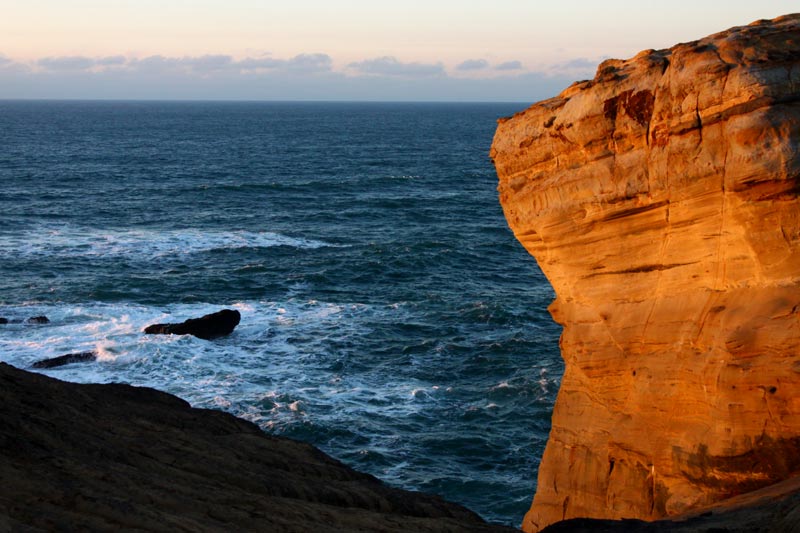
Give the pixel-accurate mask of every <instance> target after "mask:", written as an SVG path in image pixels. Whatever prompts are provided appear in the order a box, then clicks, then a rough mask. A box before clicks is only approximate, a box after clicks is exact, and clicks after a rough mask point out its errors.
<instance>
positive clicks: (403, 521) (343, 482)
mask: <svg viewBox="0 0 800 533" xmlns="http://www.w3.org/2000/svg"><path fill="white" fill-rule="evenodd" d="M0 406H2V407H1V408H0V480H2V487H0V531H54V530H67V529H68V530H71V531H118V530H123V529H124V530H143V531H170V532H171V531H219V532H223V531H224V532H227V531H274V532H282V531H296V532H307V531H337V532H340V531H341V532H347V531H384V532H406V531H427V532H461V531H474V532H490V531H496V532H504V531H505V532H510V531H514V530H512V529H510V528H505V527H501V526H493V525H490V524H486V523H485V522H483V521H482V520H481V519H480V518H479V517H478V516H477V515H476V514H474V513H472V512H471V511H469V510H468V509H465V508H463V507H461V506H459V505H455V504H452V503H449V502H446V501H444V500H442V499H441V498H439V497H436V496H429V495H425V494H420V493H416V492H408V491H404V490H399V489H393V488H390V487H387V486H386V485H384V484H383V483H381V482H380V481H378V480H377V479H375V478H374V477H372V476H369V475H366V474H361V473H359V472H356V471H354V470H352V469H350V468H348V467H346V466H344V465H343V464H341V463H340V462H338V461H336V460H334V459H332V458H330V457H328V456H327V455H325V454H324V453H322V452H321V451H319V450H318V449H316V448H314V447H313V446H311V445H308V444H303V443H299V442H295V441H292V440H289V439H285V438H280V437H274V436H270V435H267V434H265V433H263V432H262V431H261V430H259V428H258V427H257V426H255V425H254V424H251V423H250V422H246V421H244V420H241V419H238V418H236V417H234V416H232V415H229V414H226V413H223V412H220V411H212V410H203V409H193V408H191V407H190V406H189V404H187V403H186V402H184V401H183V400H181V399H179V398H176V397H175V396H171V395H169V394H166V393H163V392H159V391H156V390H153V389H147V388H137V387H131V386H128V385H118V384H111V385H78V384H74V383H65V382H62V381H58V380H55V379H52V378H49V377H46V376H43V375H39V374H35V373H30V372H25V371H22V370H18V369H16V368H14V367H12V366H9V365H7V364H3V363H0Z"/></svg>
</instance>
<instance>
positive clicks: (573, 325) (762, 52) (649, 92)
mask: <svg viewBox="0 0 800 533" xmlns="http://www.w3.org/2000/svg"><path fill="white" fill-rule="evenodd" d="M798 144H800V15H787V16H784V17H780V18H777V19H775V20H772V21H758V22H755V23H753V24H750V25H748V26H742V27H736V28H732V29H730V30H728V31H725V32H722V33H718V34H715V35H711V36H709V37H707V38H704V39H701V40H699V41H695V42H691V43H685V44H679V45H677V46H675V47H673V48H671V49H669V50H660V51H654V50H647V51H644V52H641V53H640V54H638V55H637V56H636V57H634V58H632V59H629V60H627V61H621V60H608V61H605V62H603V63H602V64H601V65H600V66H599V68H598V71H597V75H596V77H595V78H594V79H593V80H591V81H584V82H579V83H576V84H574V85H572V86H571V87H569V88H568V89H566V90H565V91H564V92H562V93H561V94H560V95H559V96H557V97H555V98H552V99H550V100H545V101H543V102H539V103H537V104H535V105H534V106H532V107H531V108H529V109H527V110H526V111H524V112H521V113H518V114H517V115H515V116H514V117H511V118H508V119H503V120H501V121H499V125H498V128H497V133H496V135H495V138H494V143H493V145H492V150H491V156H492V158H493V160H494V162H495V166H496V168H497V174H498V177H499V180H500V181H499V193H500V201H501V203H502V206H503V209H504V211H505V215H506V218H507V220H508V223H509V225H510V226H511V228H512V230H513V231H514V234H515V235H516V237H517V238H518V239H519V241H520V242H521V243H522V244H523V245H524V246H525V247H526V248H527V249H528V251H529V252H530V253H531V254H532V255H533V256H534V257H535V258H536V260H537V261H538V263H539V266H540V267H541V269H542V271H543V272H544V274H545V275H546V276H547V278H548V279H549V280H550V282H551V283H552V285H553V287H554V289H555V292H556V295H557V297H556V300H555V301H554V302H553V304H552V305H551V306H550V312H551V314H552V316H553V318H554V319H555V320H556V321H557V322H559V323H560V324H562V325H563V326H564V330H563V334H562V337H561V350H562V355H563V358H564V361H565V373H564V377H563V380H562V384H561V389H560V391H559V394H558V398H557V401H556V406H555V411H554V414H553V425H552V430H551V433H550V439H549V441H548V444H547V447H546V450H545V452H544V457H543V459H542V463H541V466H540V470H539V480H538V488H537V492H536V495H535V497H534V500H533V505H532V507H531V509H530V511H529V512H528V514H527V515H526V516H525V520H524V523H523V529H524V530H526V531H538V530H540V529H541V528H543V527H545V526H547V525H548V524H551V523H553V522H556V521H559V520H563V519H568V518H572V517H597V518H638V519H644V520H654V519H658V518H662V517H669V516H675V515H679V514H681V513H685V512H687V511H690V510H692V509H696V508H699V507H702V506H705V505H709V504H712V503H714V502H718V501H721V500H725V499H727V498H731V497H734V496H736V495H739V494H743V493H747V492H750V491H754V490H757V489H760V488H762V487H765V486H768V485H771V484H774V483H777V482H780V481H782V480H785V479H788V478H791V477H792V476H794V475H795V474H796V473H797V472H798V470H800V284H799V283H798V282H800V156H799V155H798Z"/></svg>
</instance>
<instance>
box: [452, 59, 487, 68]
mask: <svg viewBox="0 0 800 533" xmlns="http://www.w3.org/2000/svg"><path fill="white" fill-rule="evenodd" d="M488 66H489V62H488V61H486V60H485V59H467V60H466V61H464V62H462V63H459V64H458V65H456V70H482V69H485V68H486V67H488Z"/></svg>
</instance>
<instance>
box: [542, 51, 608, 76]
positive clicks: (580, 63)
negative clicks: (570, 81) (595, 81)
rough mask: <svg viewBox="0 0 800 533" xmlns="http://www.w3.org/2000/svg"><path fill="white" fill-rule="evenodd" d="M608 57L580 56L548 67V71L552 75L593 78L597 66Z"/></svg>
mask: <svg viewBox="0 0 800 533" xmlns="http://www.w3.org/2000/svg"><path fill="white" fill-rule="evenodd" d="M604 59H608V57H605V56H604V57H601V58H599V59H588V58H585V57H579V58H576V59H571V60H569V61H565V62H563V63H558V64H555V65H552V66H551V67H549V68H547V69H546V71H547V72H548V73H550V74H551V75H560V76H571V77H573V78H591V77H593V76H594V73H595V71H596V70H597V66H598V65H599V64H600V63H601V62H602V61H603V60H604Z"/></svg>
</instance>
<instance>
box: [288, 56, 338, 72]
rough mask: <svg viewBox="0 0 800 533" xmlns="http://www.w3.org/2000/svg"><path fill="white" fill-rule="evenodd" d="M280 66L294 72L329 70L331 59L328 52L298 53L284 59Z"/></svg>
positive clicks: (331, 63) (331, 64) (331, 65)
mask: <svg viewBox="0 0 800 533" xmlns="http://www.w3.org/2000/svg"><path fill="white" fill-rule="evenodd" d="M282 66H283V67H284V68H285V69H286V70H291V71H294V72H324V71H328V70H331V68H332V67H333V59H331V56H329V55H328V54H300V55H296V56H294V57H293V58H292V59H289V60H288V61H285V62H284V64H283V65H282Z"/></svg>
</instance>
